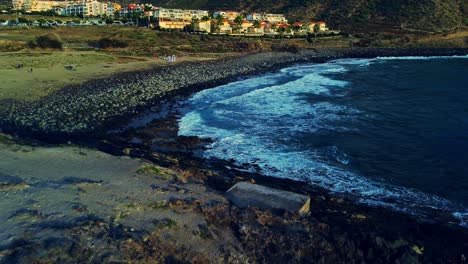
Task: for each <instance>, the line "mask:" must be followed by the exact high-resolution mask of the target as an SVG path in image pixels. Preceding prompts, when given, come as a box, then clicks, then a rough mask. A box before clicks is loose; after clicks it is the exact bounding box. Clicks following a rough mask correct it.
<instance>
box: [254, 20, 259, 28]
mask: <svg viewBox="0 0 468 264" xmlns="http://www.w3.org/2000/svg"><path fill="white" fill-rule="evenodd" d="M253 26H254V27H255V28H260V21H258V20H255V21H254V22H253Z"/></svg>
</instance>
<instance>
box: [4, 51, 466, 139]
mask: <svg viewBox="0 0 468 264" xmlns="http://www.w3.org/2000/svg"><path fill="white" fill-rule="evenodd" d="M466 53H467V52H466V50H464V49H460V50H457V49H427V50H426V49H411V50H397V49H384V50H382V49H358V50H340V51H322V52H319V53H318V52H316V51H312V50H304V51H301V52H297V53H288V52H283V53H258V54H254V55H247V56H243V57H239V58H230V59H225V60H218V61H210V62H197V63H185V64H181V65H175V66H169V67H163V68H157V69H154V70H148V71H139V72H131V73H123V74H118V75H115V76H113V77H111V78H106V79H99V80H93V81H89V82H86V83H84V84H80V85H74V86H70V87H68V88H64V89H62V90H60V91H58V92H56V93H54V94H51V95H49V96H47V97H45V98H42V99H41V100H39V101H35V102H18V101H12V100H8V101H3V102H0V128H1V129H4V130H5V131H9V132H14V133H18V134H23V135H29V136H33V137H44V138H47V139H49V140H60V139H57V138H54V136H57V135H68V136H77V135H82V134H89V133H99V132H104V131H105V130H106V127H107V126H109V125H112V124H115V122H122V120H125V118H124V119H122V117H129V116H133V115H135V114H137V113H139V112H141V111H142V110H143V109H144V108H145V107H148V106H151V105H154V104H157V103H158V102H160V101H161V99H162V98H164V97H166V96H171V95H174V94H175V93H181V94H189V93H193V92H195V91H198V90H201V89H204V88H208V87H213V86H216V85H221V84H224V83H227V82H229V81H232V80H235V79H236V78H238V77H240V76H248V75H253V74H258V73H264V72H268V71H273V70H276V69H279V68H281V67H285V66H288V65H291V64H295V63H304V62H324V61H327V60H330V59H334V58H344V57H359V58H365V57H366V58H369V57H376V56H408V55H419V56H428V55H464V54H466ZM61 140H62V141H63V140H65V139H63V138H62V139H61Z"/></svg>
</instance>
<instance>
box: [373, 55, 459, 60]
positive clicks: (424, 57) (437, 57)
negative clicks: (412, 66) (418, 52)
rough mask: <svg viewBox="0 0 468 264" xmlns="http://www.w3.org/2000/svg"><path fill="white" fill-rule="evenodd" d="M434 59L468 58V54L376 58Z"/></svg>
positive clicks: (385, 58)
mask: <svg viewBox="0 0 468 264" xmlns="http://www.w3.org/2000/svg"><path fill="white" fill-rule="evenodd" d="M434 59H468V55H461V56H460V55H455V56H406V57H377V58H376V60H434Z"/></svg>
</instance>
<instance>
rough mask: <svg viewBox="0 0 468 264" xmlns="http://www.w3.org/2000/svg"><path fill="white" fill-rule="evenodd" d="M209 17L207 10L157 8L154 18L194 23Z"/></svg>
mask: <svg viewBox="0 0 468 264" xmlns="http://www.w3.org/2000/svg"><path fill="white" fill-rule="evenodd" d="M205 16H206V17H208V11H205V10H184V9H169V8H156V9H155V10H154V17H155V18H157V19H158V20H173V21H192V20H193V19H201V18H203V17H205Z"/></svg>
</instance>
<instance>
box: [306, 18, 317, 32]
mask: <svg viewBox="0 0 468 264" xmlns="http://www.w3.org/2000/svg"><path fill="white" fill-rule="evenodd" d="M316 24H317V22H314V21H312V22H309V23H307V25H306V31H307V32H308V33H314V32H315V25H316Z"/></svg>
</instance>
